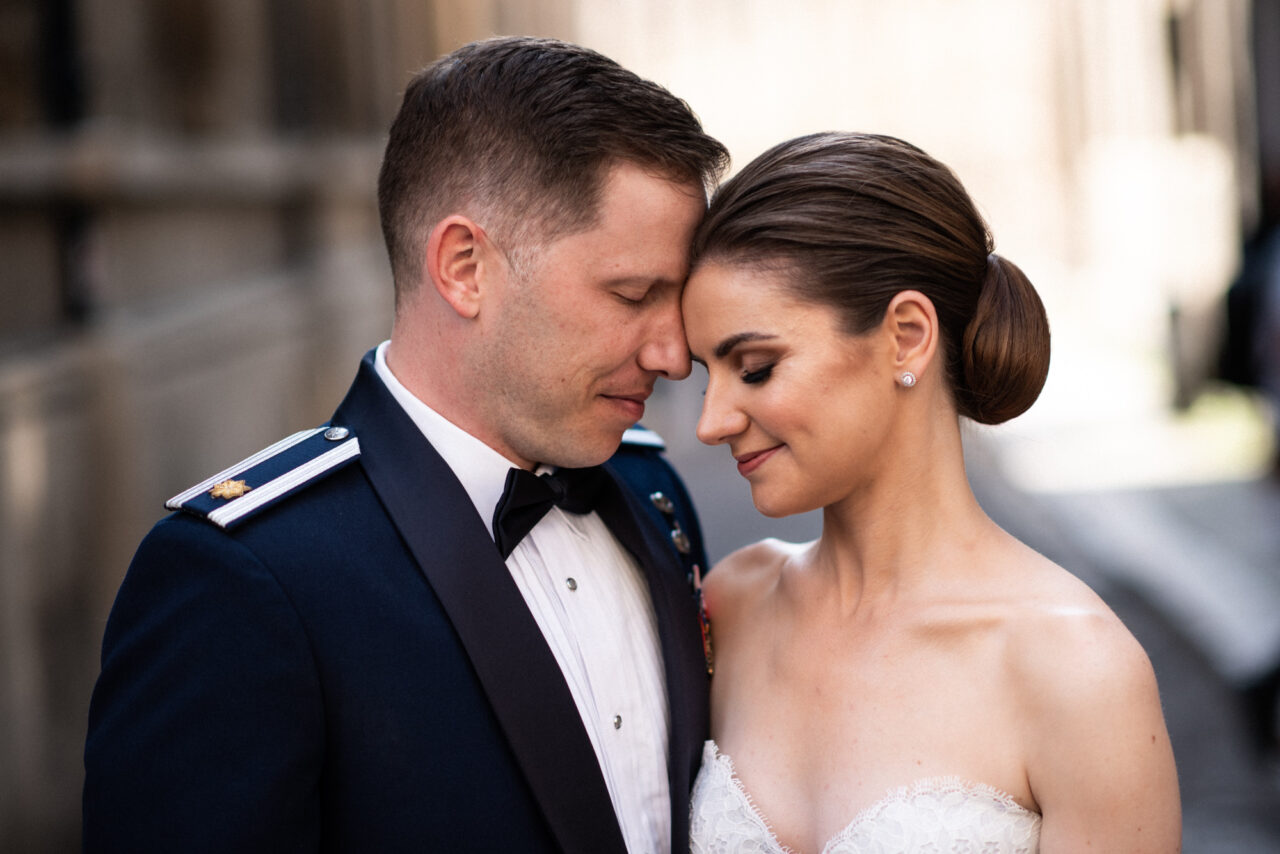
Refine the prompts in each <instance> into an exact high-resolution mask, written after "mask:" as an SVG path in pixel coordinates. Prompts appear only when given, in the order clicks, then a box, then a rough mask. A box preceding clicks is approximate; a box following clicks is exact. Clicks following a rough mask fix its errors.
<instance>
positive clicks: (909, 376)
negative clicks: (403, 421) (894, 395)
mask: <svg viewBox="0 0 1280 854" xmlns="http://www.w3.org/2000/svg"><path fill="white" fill-rule="evenodd" d="M898 382H900V383H902V385H903V387H904V388H911V387H912V386H913V385H915V384H916V375H915V374H913V373H911V372H910V371H903V372H902V373H901V374H899V375H898Z"/></svg>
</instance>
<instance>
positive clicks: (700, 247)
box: [684, 134, 1180, 854]
mask: <svg viewBox="0 0 1280 854" xmlns="http://www.w3.org/2000/svg"><path fill="white" fill-rule="evenodd" d="M991 250H992V242H991V237H990V235H989V234H988V232H987V229H986V225H985V223H984V222H983V221H982V219H981V217H980V216H979V215H978V213H977V211H976V210H975V208H974V205H973V203H972V201H971V200H970V199H969V197H968V195H967V194H966V193H965V191H964V189H963V188H962V187H961V186H960V184H959V182H958V180H957V179H956V178H955V176H954V175H953V174H952V173H951V172H950V171H949V170H948V169H947V168H946V167H945V166H943V165H942V164H940V163H938V162H937V161H935V160H933V159H932V158H930V157H928V156H927V155H925V154H924V153H923V152H921V151H920V150H919V149H917V148H915V147H913V146H911V145H909V144H907V143H905V142H902V141H900V140H896V139H892V138H889V137H883V136H868V135H859V134H819V135H815V136H808V137H803V138H801V139H796V140H792V141H790V142H787V143H783V144H782V145H780V146H777V147H776V148H774V149H772V150H771V151H768V152H766V153H765V154H763V155H761V156H760V157H759V158H758V159H757V160H755V161H754V162H753V163H751V164H750V165H749V166H747V167H746V169H744V170H743V171H742V172H741V173H740V174H739V175H737V176H736V177H735V178H734V179H733V180H731V181H729V182H728V183H727V184H726V185H725V186H724V187H723V188H722V189H721V190H720V191H719V192H718V193H717V195H716V197H715V199H714V200H713V202H712V205H711V209H710V211H709V213H708V216H707V219H706V221H705V223H704V224H703V226H702V228H701V229H700V231H699V233H698V235H697V238H696V240H695V246H694V251H695V267H694V272H693V275H692V276H691V278H690V280H689V283H688V286H687V287H686V290H685V294H684V313H685V323H686V331H687V334H688V337H689V346H690V349H691V351H692V353H693V355H694V358H695V359H697V360H698V361H700V362H702V363H703V364H705V365H706V367H707V371H708V384H707V391H706V401H705V404H704V406H703V412H702V417H701V419H700V421H699V423H698V438H699V439H701V440H702V441H703V442H706V443H709V444H727V445H728V446H729V447H730V449H731V451H732V453H733V456H734V459H735V460H736V461H737V464H738V471H739V472H740V473H741V474H742V475H743V476H744V477H745V478H746V479H747V481H748V482H749V483H750V485H751V497H752V500H753V501H754V503H755V506H756V508H757V509H758V510H760V512H762V513H764V514H765V515H767V516H785V515H789V514H792V513H801V512H804V511H807V510H812V509H815V508H818V507H821V508H823V530H822V536H821V538H820V539H818V540H817V541H816V542H813V543H809V544H806V545H792V544H788V543H782V542H779V541H775V540H766V541H764V542H760V543H756V544H755V545H752V546H748V547H746V548H744V549H742V550H740V551H738V552H736V553H734V554H732V555H730V556H729V557H728V558H726V559H725V560H724V561H723V562H722V563H721V564H720V565H719V566H718V567H717V568H716V569H715V570H714V571H713V572H711V573H710V574H709V575H708V577H707V581H706V585H705V587H704V590H703V592H704V596H705V605H706V608H707V611H708V614H709V616H710V620H711V624H712V629H713V634H714V641H715V654H716V659H715V677H714V679H713V681H712V726H711V729H712V736H713V739H714V740H713V741H711V742H708V743H707V747H706V752H705V755H704V764H703V769H702V772H701V774H700V775H699V778H698V782H697V785H696V786H695V790H694V807H693V848H694V850H695V851H767V852H777V851H796V852H817V851H825V852H832V854H834V852H854V851H857V852H864V851H895V852H896V851H981V852H1006V851H1007V852H1014V851H1037V850H1042V851H1046V852H1063V851H1066V852H1077V851H1084V850H1095V851H1124V852H1146V851H1153V852H1154V851H1159V852H1164V851H1176V850H1177V849H1178V847H1179V838H1180V808H1179V802H1178V787H1177V779H1176V774H1175V770H1174V763H1173V754H1172V750H1171V748H1170V744H1169V738H1168V734H1167V732H1166V729H1165V724H1164V720H1163V716H1162V714H1161V709H1160V702H1159V697H1158V695H1157V691H1156V683H1155V677H1154V675H1153V673H1152V670H1151V666H1150V663H1149V662H1148V660H1147V657H1146V655H1145V654H1144V653H1143V651H1142V649H1141V648H1140V647H1139V645H1138V643H1137V642H1136V641H1135V640H1134V638H1133V637H1132V635H1130V634H1129V632H1128V631H1127V630H1126V629H1125V628H1124V626H1123V625H1122V624H1121V623H1120V621H1119V620H1118V619H1117V618H1116V616H1115V615H1114V614H1113V613H1112V612H1111V611H1110V610H1109V609H1108V608H1107V606H1106V605H1105V604H1103V602H1102V601H1101V600H1100V599H1099V598H1098V597H1097V595H1095V594H1094V593H1093V592H1092V591H1091V590H1089V589H1088V588H1087V587H1086V586H1085V585H1084V584H1082V583H1081V582H1080V581H1078V580H1077V579H1076V578H1075V577H1073V576H1072V575H1070V574H1069V573H1068V572H1066V571H1065V570H1063V569H1062V568H1060V567H1058V566H1056V565H1054V564H1053V563H1051V562H1050V561H1048V560H1046V559H1045V558H1043V557H1041V556H1040V555H1038V554H1036V553H1035V552H1033V551H1032V550H1031V549H1030V548H1028V547H1027V546H1025V545H1023V544H1022V543H1020V542H1018V541H1017V540H1015V539H1014V538H1013V537H1011V536H1009V535H1008V534H1007V533H1005V532H1004V531H1003V530H1001V529H1000V528H999V527H997V526H996V524H995V523H993V522H992V521H991V520H990V519H988V518H987V516H986V515H985V514H984V513H983V511H982V509H981V508H980V507H979V506H978V503H977V502H976V500H975V499H974V496H973V493H972V492H971V490H970V488H969V485H968V481H967V479H966V477H965V471H964V459H963V455H962V451H961V442H960V425H959V417H958V416H964V417H966V418H970V419H972V420H975V421H978V422H981V423H984V424H997V423H1000V422H1002V421H1006V420H1008V419H1010V418H1013V417H1014V416H1016V415H1018V414H1019V413H1021V412H1023V411H1024V410H1026V409H1027V407H1029V406H1030V405H1031V403H1032V402H1033V401H1034V400H1035V398H1036V397H1037V395H1038V394H1039V392H1040V388H1041V386H1042V385H1043V383H1044V379H1045V375H1046V373H1047V371H1048V362H1049V330H1048V323H1047V320H1046V319H1045V315H1044V308H1043V306H1042V305H1041V303H1040V300H1039V298H1038V297H1037V296H1036V293H1035V290H1034V289H1033V288H1032V286H1031V284H1030V282H1028V281H1027V279H1026V277H1025V276H1024V275H1023V274H1022V272H1021V271H1020V270H1019V269H1018V268H1017V267H1015V266H1014V265H1013V264H1011V263H1010V262H1009V261H1007V260H1005V259H1004V258H1001V257H1000V256H998V255H994V254H991Z"/></svg>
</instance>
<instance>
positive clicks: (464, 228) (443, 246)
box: [422, 214, 502, 319]
mask: <svg viewBox="0 0 1280 854" xmlns="http://www.w3.org/2000/svg"><path fill="white" fill-rule="evenodd" d="M498 254H499V253H498V251H497V247H495V246H494V245H493V243H492V242H490V241H489V239H488V236H487V235H486V234H485V232H484V229H482V228H481V227H480V226H479V225H477V224H476V223H475V222H474V221H473V220H471V219H469V218H468V217H465V216H462V215H461V214H453V215H451V216H447V217H445V218H444V219H442V220H440V221H439V222H437V223H436V225H435V228H433V229H431V236H430V237H428V238H427V251H426V254H425V256H424V257H423V259H422V264H423V270H422V273H423V279H424V280H425V281H430V282H431V284H432V285H433V286H434V287H435V289H436V292H437V293H439V294H440V296H441V297H442V298H443V299H444V301H445V302H446V303H448V304H449V306H450V307H451V308H452V309H453V310H454V311H455V312H457V314H458V315H459V316H460V317H464V318H467V319H471V318H474V317H475V316H476V315H477V314H479V313H480V303H481V302H482V297H483V296H484V293H485V286H486V277H487V276H492V275H493V272H494V270H495V263H496V262H498ZM497 266H498V267H501V266H502V265H501V264H498V265H497Z"/></svg>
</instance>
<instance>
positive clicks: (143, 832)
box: [83, 516, 323, 852]
mask: <svg viewBox="0 0 1280 854" xmlns="http://www.w3.org/2000/svg"><path fill="white" fill-rule="evenodd" d="M322 752H323V714H322V711H321V704H320V688H319V681H318V678H317V675H316V669H315V664H314V659H313V657H312V655H311V651H310V647H309V644H308V642H307V638H306V635H305V632H304V629H303V625H302V623H301V621H300V619H299V617H298V614H297V612H296V611H295V610H294V608H293V606H292V605H291V603H290V601H289V599H288V597H287V596H286V595H285V591H284V590H283V589H282V588H281V586H280V584H279V583H278V582H277V580H276V578H275V577H274V576H273V575H272V574H271V573H270V572H269V571H268V569H267V568H266V567H264V566H263V564H262V563H261V561H259V560H258V559H257V558H256V557H255V556H254V555H253V554H252V552H250V551H249V550H248V549H246V548H245V547H244V546H242V545H240V544H239V543H237V542H236V541H235V540H234V539H232V538H231V537H229V536H227V535H226V534H224V533H223V532H222V531H220V530H218V529H216V528H214V527H213V526H211V525H208V524H206V523H204V522H200V521H197V520H194V519H190V518H186V517H182V516H175V517H170V518H169V519H166V520H164V521H162V522H161V523H159V524H158V525H157V526H156V527H155V528H154V529H153V530H152V532H151V533H150V534H149V535H148V536H147V537H146V539H145V540H143V542H142V545H141V546H140V547H139V549H138V552H137V554H136V555H135V557H134V560H133V563H132V564H131V566H130V567H129V571H128V573H127V575H126V577H125V581H124V583H123V585H122V586H121V588H120V592H119V595H118V596H117V599H116V602H115V605H114V606H113V608H112V612H111V616H110V619H109V620H108V623H107V630H106V635H105V640H104V642H103V653H102V673H101V675H100V676H99V679H98V683H97V686H96V687H95V689H94V694H93V701H92V704H91V707H90V712H89V732H88V739H87V742H86V747H85V788H84V804H83V806H84V828H83V833H84V850H85V851H86V852H116V851H121V852H123V851H129V852H148V851H183V852H201V851H237V852H256V851H263V852H266V851H271V852H283V851H314V850H317V849H318V847H319V838H320V827H319V820H320V810H319V769H320V765H321V758H322Z"/></svg>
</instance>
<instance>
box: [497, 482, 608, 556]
mask: <svg viewBox="0 0 1280 854" xmlns="http://www.w3.org/2000/svg"><path fill="white" fill-rule="evenodd" d="M605 477H606V475H605V473H604V469H602V468H600V467H599V466H592V467H590V468H584V469H557V470H556V471H555V472H553V473H551V474H543V475H536V474H534V473H533V472H531V471H527V470H525V469H517V468H513V469H511V471H509V472H507V483H506V486H504V487H503V489H502V498H501V499H500V500H499V501H498V506H497V508H496V509H495V510H494V511H493V540H494V542H495V543H497V544H498V551H499V552H500V553H501V554H502V559H503V560H506V559H507V557H508V556H509V555H510V554H511V552H512V550H513V549H515V547H516V545H517V544H519V542H520V541H521V540H523V539H524V537H525V535H526V534H528V533H529V532H530V531H532V530H533V526H534V525H536V524H538V522H539V521H540V520H541V519H542V517H543V516H545V515H547V511H548V510H550V509H551V506H552V505H555V506H557V507H560V508H562V509H564V510H568V511H569V512H570V513H590V512H591V511H592V510H593V509H595V499H596V494H597V493H598V492H599V491H600V487H601V486H602V485H603V483H604V478H605Z"/></svg>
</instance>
